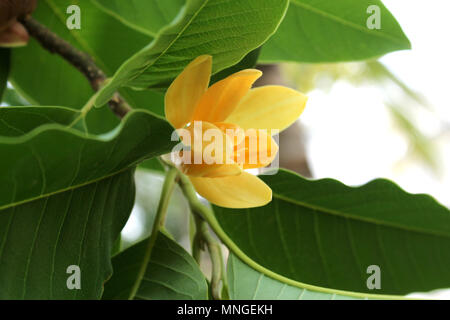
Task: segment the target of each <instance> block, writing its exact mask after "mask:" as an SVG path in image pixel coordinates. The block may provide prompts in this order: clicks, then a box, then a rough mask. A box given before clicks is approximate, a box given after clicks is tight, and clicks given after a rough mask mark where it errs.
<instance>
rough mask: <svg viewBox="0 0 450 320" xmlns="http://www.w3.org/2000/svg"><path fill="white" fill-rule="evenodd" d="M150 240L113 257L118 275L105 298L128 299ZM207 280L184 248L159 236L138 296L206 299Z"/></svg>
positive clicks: (144, 298) (150, 298)
mask: <svg viewBox="0 0 450 320" xmlns="http://www.w3.org/2000/svg"><path fill="white" fill-rule="evenodd" d="M146 245H147V241H145V240H144V241H142V242H140V243H138V244H136V245H134V246H132V247H130V248H129V249H127V250H125V251H123V252H121V253H120V254H119V255H117V256H115V257H114V258H113V260H112V263H113V268H114V275H113V276H112V278H111V279H110V280H109V281H108V282H107V283H106V285H105V292H104V295H103V299H106V300H112V299H128V296H129V294H130V291H131V288H132V286H133V284H134V282H135V281H136V276H137V274H138V271H139V269H140V266H141V263H142V258H143V257H144V252H145V250H146ZM207 298H208V286H207V283H206V279H205V277H204V275H203V274H202V272H201V271H200V269H199V267H198V265H197V263H196V262H195V260H194V259H193V258H192V256H191V255H189V254H188V253H187V252H186V251H184V249H183V248H181V247H180V246H179V245H178V244H177V243H176V242H174V241H173V240H171V239H169V238H168V237H167V236H165V235H164V234H162V233H160V234H159V235H158V238H157V241H156V244H155V246H154V248H153V251H152V256H151V259H150V262H149V264H148V266H147V271H146V274H145V276H144V278H143V281H142V282H141V286H140V288H139V291H138V293H137V295H136V299H139V300H191V299H192V300H205V299H207Z"/></svg>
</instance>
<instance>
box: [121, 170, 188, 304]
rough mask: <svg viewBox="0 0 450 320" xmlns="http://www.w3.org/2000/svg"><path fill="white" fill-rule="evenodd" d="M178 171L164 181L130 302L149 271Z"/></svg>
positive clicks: (171, 172)
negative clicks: (149, 264) (148, 267)
mask: <svg viewBox="0 0 450 320" xmlns="http://www.w3.org/2000/svg"><path fill="white" fill-rule="evenodd" d="M178 173H179V172H178V170H177V169H176V168H171V169H170V170H169V171H168V172H167V175H166V179H165V180H164V185H163V189H162V193H161V198H160V200H159V204H158V209H157V211H156V216H155V221H154V222H153V229H152V233H151V235H150V237H149V238H148V240H147V247H146V251H145V254H144V257H143V260H142V264H141V268H140V269H139V272H138V275H137V277H136V281H135V283H134V285H133V288H132V289H131V292H130V295H129V300H132V299H134V297H135V296H136V294H137V292H138V290H139V287H140V286H141V282H142V279H143V278H144V275H145V272H146V271H147V266H148V263H149V262H150V258H151V255H152V251H153V247H154V246H155V243H156V239H157V238H158V234H159V231H160V229H161V228H163V227H164V221H165V218H166V215H167V207H168V206H169V200H170V196H171V195H172V192H173V190H174V188H175V183H176V180H177V178H178Z"/></svg>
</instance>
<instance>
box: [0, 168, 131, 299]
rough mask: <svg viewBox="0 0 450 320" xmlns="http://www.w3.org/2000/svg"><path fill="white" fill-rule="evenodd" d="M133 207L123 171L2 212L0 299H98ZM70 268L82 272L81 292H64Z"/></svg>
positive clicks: (128, 174) (127, 173) (128, 181)
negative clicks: (74, 267)
mask: <svg viewBox="0 0 450 320" xmlns="http://www.w3.org/2000/svg"><path fill="white" fill-rule="evenodd" d="M30 182H31V183H32V180H31V181H30ZM30 182H29V183H30ZM25 183H26V182H25ZM11 186H14V185H10V186H9V187H11ZM1 187H2V188H4V187H8V186H5V185H4V184H3V183H2V184H1ZM133 202H134V182H133V170H126V171H123V172H121V173H119V174H116V175H114V176H111V177H109V178H105V179H102V180H98V181H96V182H93V183H89V184H86V185H84V186H82V187H77V188H72V189H70V190H68V191H64V192H60V193H56V194H53V195H50V196H45V197H40V198H39V199H37V200H34V201H30V202H26V203H24V204H21V205H17V206H14V207H10V208H9V209H3V210H1V211H0V287H1V288H2V289H1V290H0V299H99V298H100V297H101V294H102V291H103V288H102V287H103V282H104V281H105V280H106V279H107V278H108V277H109V276H110V275H111V272H112V268H111V249H112V245H113V243H114V240H115V239H116V238H117V237H118V235H119V233H120V230H121V229H122V227H123V226H124V224H125V222H126V220H127V218H128V215H129V213H130V211H131V209H132V207H133ZM69 266H79V268H80V271H81V272H80V284H81V289H80V290H69V288H68V286H67V281H68V278H69V277H70V276H71V273H67V269H68V267H69Z"/></svg>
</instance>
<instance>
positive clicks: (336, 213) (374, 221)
mask: <svg viewBox="0 0 450 320" xmlns="http://www.w3.org/2000/svg"><path fill="white" fill-rule="evenodd" d="M273 197H274V198H278V199H280V200H283V201H286V202H289V203H292V204H295V205H297V206H300V207H303V208H307V209H310V210H315V211H320V212H323V213H326V214H329V215H333V216H338V217H341V218H346V219H352V220H356V221H362V222H366V223H371V224H376V225H381V226H385V227H391V228H397V229H400V230H404V231H409V232H418V233H423V234H430V235H433V236H437V237H446V238H450V235H449V234H446V233H443V232H435V231H431V230H427V229H421V228H414V227H407V226H404V225H400V224H397V223H390V222H387V221H382V220H377V219H374V218H368V217H361V216H357V215H353V214H349V213H344V212H342V211H339V210H334V209H329V208H324V207H321V206H318V205H313V204H310V203H306V202H303V201H299V200H295V199H292V198H289V197H287V196H283V195H282V194H280V193H277V192H273Z"/></svg>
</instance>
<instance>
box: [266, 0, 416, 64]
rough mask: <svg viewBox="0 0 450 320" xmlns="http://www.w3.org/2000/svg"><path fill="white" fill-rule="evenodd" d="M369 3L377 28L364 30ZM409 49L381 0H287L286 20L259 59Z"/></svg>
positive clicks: (356, 56) (334, 57)
mask: <svg viewBox="0 0 450 320" xmlns="http://www.w3.org/2000/svg"><path fill="white" fill-rule="evenodd" d="M371 5H376V6H378V7H379V8H380V19H381V29H379V30H377V29H373V30H371V29H369V28H368V27H367V19H368V18H369V17H370V16H371V14H370V13H367V9H368V7H369V6H371ZM410 48H411V44H410V42H409V40H408V38H407V37H406V36H405V34H404V33H403V31H402V29H401V27H400V25H399V24H398V22H397V21H396V20H395V18H394V17H393V16H392V14H391V13H390V12H389V11H388V9H386V7H385V6H384V5H383V3H382V2H381V1H380V0H339V1H317V0H291V1H290V6H289V9H288V12H287V14H286V18H285V19H284V20H283V22H282V24H281V25H280V28H279V29H278V31H277V33H276V34H275V35H274V36H273V37H272V38H271V39H270V40H269V41H268V42H267V43H266V44H265V45H264V47H263V50H262V53H261V61H262V62H266V63H268V62H280V61H292V62H338V61H354V60H364V59H370V58H374V57H379V56H381V55H384V54H386V53H388V52H392V51H396V50H404V49H410Z"/></svg>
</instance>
